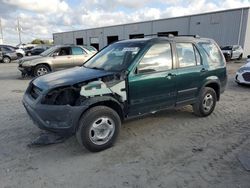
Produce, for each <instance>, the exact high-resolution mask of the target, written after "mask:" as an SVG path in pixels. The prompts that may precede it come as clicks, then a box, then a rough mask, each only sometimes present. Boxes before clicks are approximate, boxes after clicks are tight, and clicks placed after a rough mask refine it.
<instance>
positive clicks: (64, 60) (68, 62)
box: [52, 47, 75, 70]
mask: <svg viewBox="0 0 250 188" xmlns="http://www.w3.org/2000/svg"><path fill="white" fill-rule="evenodd" d="M56 53H57V54H56ZM54 54H56V55H53V57H52V64H53V67H54V69H55V70H60V69H65V68H69V67H73V66H75V65H74V56H73V55H72V52H71V48H70V47H62V48H60V49H58V51H57V52H55V53H54Z"/></svg>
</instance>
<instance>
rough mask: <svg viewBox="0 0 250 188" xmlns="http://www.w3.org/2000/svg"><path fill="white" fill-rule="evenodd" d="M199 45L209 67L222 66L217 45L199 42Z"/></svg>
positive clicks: (221, 58)
mask: <svg viewBox="0 0 250 188" xmlns="http://www.w3.org/2000/svg"><path fill="white" fill-rule="evenodd" d="M199 45H200V47H201V48H202V49H203V50H204V51H205V53H206V54H207V56H208V57H209V58H208V64H209V65H210V66H213V67H217V66H222V65H224V58H223V56H222V54H221V52H220V50H219V48H218V47H217V45H215V44H214V43H211V42H201V43H199Z"/></svg>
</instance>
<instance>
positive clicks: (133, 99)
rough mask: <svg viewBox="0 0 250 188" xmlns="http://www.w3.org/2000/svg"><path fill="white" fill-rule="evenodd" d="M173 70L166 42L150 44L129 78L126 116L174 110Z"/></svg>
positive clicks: (174, 73) (170, 53) (174, 80)
mask: <svg viewBox="0 0 250 188" xmlns="http://www.w3.org/2000/svg"><path fill="white" fill-rule="evenodd" d="M175 75H176V70H175V69H173V55H172V48H171V45H170V43H169V42H161V43H156V44H153V45H152V46H151V47H150V48H149V50H148V51H147V52H146V54H145V55H144V56H143V58H142V59H141V60H140V62H139V64H138V66H137V67H136V71H135V72H131V74H130V75H129V78H128V87H129V115H130V116H133V115H138V114H143V113H148V112H151V111H157V110H160V109H163V108H167V107H170V106H173V105H174V104H175V100H176V76H175Z"/></svg>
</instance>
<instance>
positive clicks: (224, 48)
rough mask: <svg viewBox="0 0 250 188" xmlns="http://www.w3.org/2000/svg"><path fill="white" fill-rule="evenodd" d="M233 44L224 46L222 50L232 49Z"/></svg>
mask: <svg viewBox="0 0 250 188" xmlns="http://www.w3.org/2000/svg"><path fill="white" fill-rule="evenodd" d="M232 48H233V47H232V46H225V47H222V48H221V49H222V50H232Z"/></svg>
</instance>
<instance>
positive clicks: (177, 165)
mask: <svg viewBox="0 0 250 188" xmlns="http://www.w3.org/2000/svg"><path fill="white" fill-rule="evenodd" d="M241 65H242V63H233V62H230V63H228V73H229V79H228V85H227V89H226V91H225V93H224V94H223V95H222V96H221V101H220V102H219V103H217V106H216V109H215V111H214V113H213V114H212V115H210V116H209V117H206V118H198V117H196V116H194V115H193V114H192V108H191V107H190V106H187V107H184V108H181V109H176V110H166V111H162V112H159V113H156V114H153V115H149V116H145V117H141V118H139V119H134V120H130V121H127V122H125V123H124V124H123V125H124V126H123V128H122V129H121V134H120V136H119V138H118V142H117V143H116V145H115V146H114V147H113V148H110V149H108V150H105V151H102V152H99V153H90V152H88V151H87V150H85V149H84V148H82V147H80V145H79V144H78V143H77V141H76V139H75V137H71V138H70V139H68V140H67V141H65V142H64V143H62V144H57V145H50V146H44V147H35V148H34V147H32V148H30V147H28V146H27V145H28V144H29V143H30V142H31V141H32V140H33V139H35V138H36V137H37V136H38V135H39V134H40V133H41V130H39V129H38V128H37V127H36V126H35V125H34V124H33V122H32V121H31V120H30V119H29V117H28V115H27V113H26V112H25V109H24V107H23V106H22V103H21V100H22V96H23V93H24V91H25V89H26V88H27V86H28V83H29V81H30V79H22V78H21V77H20V73H19V72H18V71H17V68H16V67H17V64H15V63H11V64H0V87H1V89H0V91H1V92H0V107H1V108H0V187H3V188H7V187H8V188H10V187H11V188H12V187H18V188H19V187H24V188H29V187H36V188H39V187H104V188H106V187H143V188H144V187H150V188H152V187H171V188H172V187H192V188H193V187H227V188H228V187H234V188H235V187H241V188H245V187H246V188H247V187H250V172H249V171H246V170H245V169H244V167H243V166H242V164H241V163H240V162H239V160H238V155H239V154H241V153H243V152H250V115H249V114H250V110H249V109H250V87H244V86H238V85H237V84H236V83H235V82H234V81H233V76H234V73H235V71H236V70H237V69H238V68H239V67H240V66H241Z"/></svg>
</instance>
